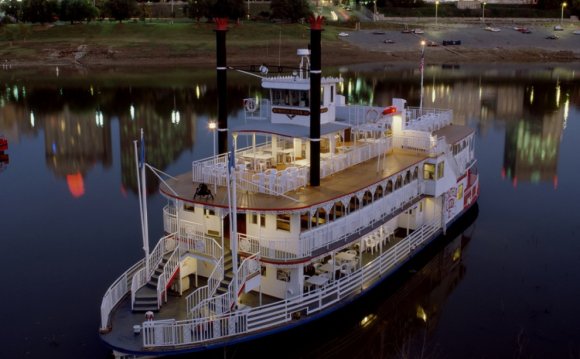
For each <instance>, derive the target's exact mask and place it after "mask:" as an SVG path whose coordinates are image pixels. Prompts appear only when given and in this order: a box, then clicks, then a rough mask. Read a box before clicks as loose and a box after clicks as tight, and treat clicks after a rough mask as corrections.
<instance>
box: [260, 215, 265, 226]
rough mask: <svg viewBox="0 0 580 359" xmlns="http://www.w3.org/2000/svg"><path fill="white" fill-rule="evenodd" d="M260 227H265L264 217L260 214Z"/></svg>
mask: <svg viewBox="0 0 580 359" xmlns="http://www.w3.org/2000/svg"><path fill="white" fill-rule="evenodd" d="M260 227H266V215H265V214H260Z"/></svg>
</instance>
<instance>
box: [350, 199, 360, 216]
mask: <svg viewBox="0 0 580 359" xmlns="http://www.w3.org/2000/svg"><path fill="white" fill-rule="evenodd" d="M359 208H360V201H359V200H358V197H357V196H352V197H350V203H349V204H348V210H349V213H352V212H354V211H356V210H357V209H359Z"/></svg>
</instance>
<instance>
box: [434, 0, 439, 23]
mask: <svg viewBox="0 0 580 359" xmlns="http://www.w3.org/2000/svg"><path fill="white" fill-rule="evenodd" d="M438 7H439V0H437V1H435V27H437V26H438V22H437V8H438Z"/></svg>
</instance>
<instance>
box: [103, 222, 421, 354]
mask: <svg viewBox="0 0 580 359" xmlns="http://www.w3.org/2000/svg"><path fill="white" fill-rule="evenodd" d="M410 233H412V231H409V232H408V233H407V230H406V229H404V228H398V229H397V230H395V232H394V237H393V238H392V239H391V240H390V241H388V242H385V244H384V245H382V244H381V246H382V248H381V246H379V247H378V248H377V250H375V251H374V252H370V251H366V250H365V251H363V252H362V253H361V254H362V259H361V264H362V266H365V265H367V264H368V263H370V262H371V261H373V260H374V259H376V258H377V257H379V256H380V255H381V253H382V252H383V251H385V250H388V249H389V248H391V247H393V246H394V245H396V244H397V243H398V242H399V241H401V240H403V239H404V238H405V237H406V236H407V235H408V234H410ZM205 280H206V278H202V277H199V282H198V286H202V285H204V284H205V283H206V282H205ZM329 285H332V282H330V284H329ZM195 289H196V287H193V288H190V289H189V290H188V291H187V292H185V293H183V295H181V296H179V295H176V294H174V295H169V296H168V300H167V303H164V304H163V306H162V307H161V309H160V310H159V312H157V313H155V320H163V319H174V320H176V321H179V320H185V319H187V314H186V308H187V303H186V297H187V295H189V294H190V293H191V292H193V291H194V290H195ZM280 300H281V299H278V298H274V297H271V296H268V295H265V294H260V293H258V292H254V291H253V292H250V293H246V294H243V295H241V296H240V299H239V303H240V305H241V306H242V307H257V306H259V305H260V303H262V305H266V304H270V303H274V302H276V301H280ZM144 321H145V314H144V313H141V312H137V313H134V312H133V311H132V310H131V296H126V297H125V298H124V299H123V300H122V301H121V302H120V303H119V305H118V306H117V307H116V308H115V310H113V312H112V314H111V326H112V330H111V331H110V332H109V333H106V334H101V339H102V340H103V341H104V342H105V343H107V344H108V345H109V346H111V347H113V348H119V349H122V350H123V351H132V352H135V353H137V352H144V351H146V350H145V349H144V348H143V337H142V336H141V334H135V333H134V332H133V326H135V325H142V323H143V322H144ZM206 344H207V343H206Z"/></svg>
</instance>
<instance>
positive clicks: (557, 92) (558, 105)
mask: <svg viewBox="0 0 580 359" xmlns="http://www.w3.org/2000/svg"><path fill="white" fill-rule="evenodd" d="M556 107H560V81H558V82H556Z"/></svg>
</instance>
